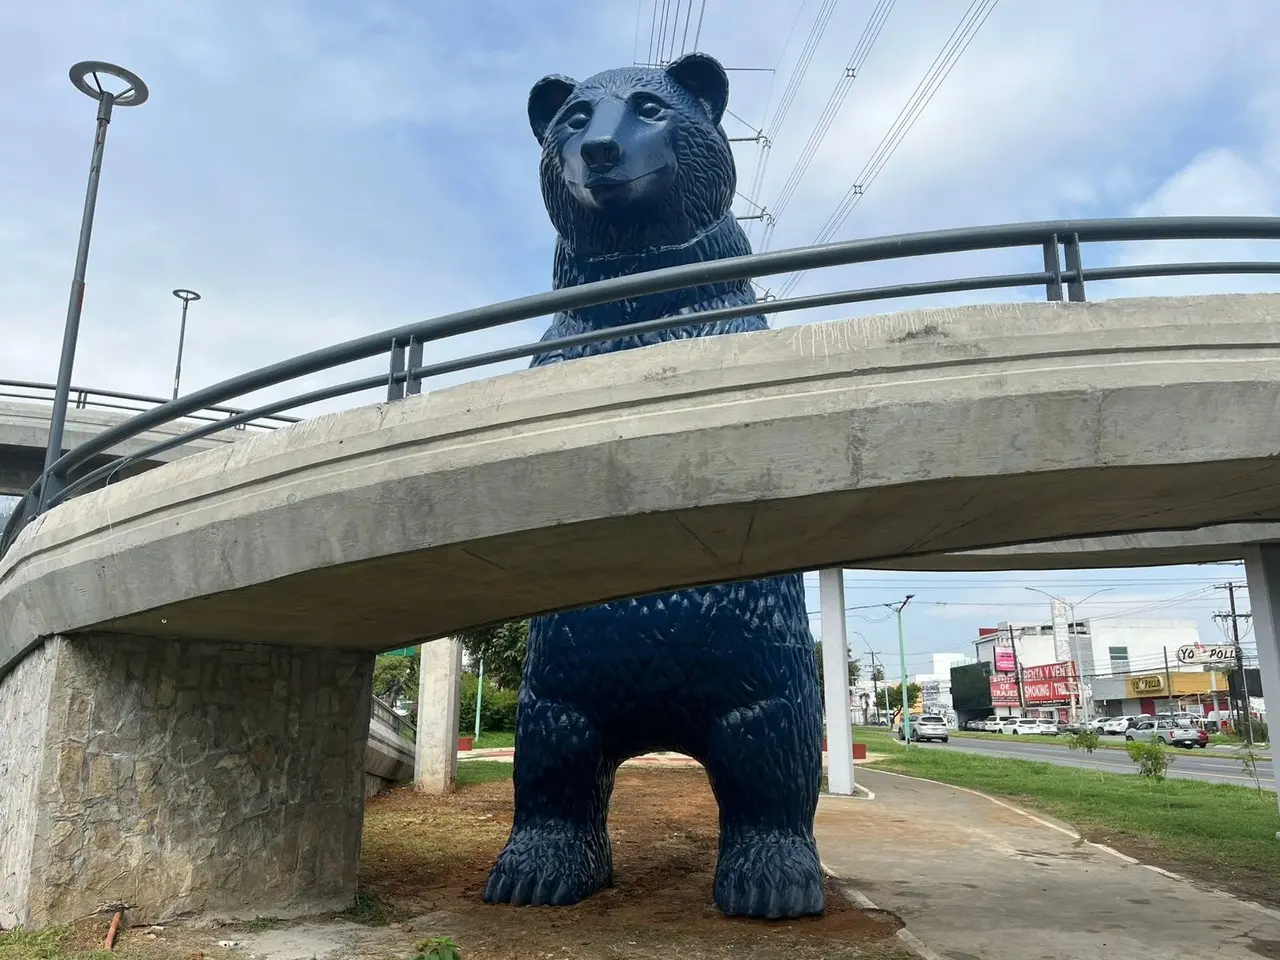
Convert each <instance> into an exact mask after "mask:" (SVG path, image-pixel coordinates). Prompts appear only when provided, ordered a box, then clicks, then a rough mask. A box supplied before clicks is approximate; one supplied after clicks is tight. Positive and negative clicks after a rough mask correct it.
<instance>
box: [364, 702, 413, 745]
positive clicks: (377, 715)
mask: <svg viewBox="0 0 1280 960" xmlns="http://www.w3.org/2000/svg"><path fill="white" fill-rule="evenodd" d="M369 715H370V716H372V717H373V718H374V719H375V720H381V721H382V722H383V723H385V724H386V725H387V726H389V727H390V728H391V729H392V730H394V731H395V732H396V734H397V735H399V736H401V737H404V738H405V739H406V740H408V741H409V742H411V743H416V742H417V740H418V728H417V727H415V726H414V725H413V724H412V723H410V722H409V721H408V720H406V719H405V718H404V717H402V716H400V714H398V713H396V712H395V710H393V709H391V705H390V704H389V703H387V702H386V701H385V700H383V699H381V698H380V697H378V696H374V698H373V706H372V708H371V710H370V712H369Z"/></svg>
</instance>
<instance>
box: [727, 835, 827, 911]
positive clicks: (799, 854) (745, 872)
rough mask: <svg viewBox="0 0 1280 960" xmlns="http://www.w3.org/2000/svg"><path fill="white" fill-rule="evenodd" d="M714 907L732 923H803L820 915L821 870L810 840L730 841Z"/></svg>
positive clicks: (823, 903) (767, 838) (773, 837)
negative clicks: (741, 920)
mask: <svg viewBox="0 0 1280 960" xmlns="http://www.w3.org/2000/svg"><path fill="white" fill-rule="evenodd" d="M715 900H716V906H718V907H719V908H720V911H721V912H722V913H724V914H725V915H726V916H730V917H735V916H737V917H761V918H763V919H767V920H777V919H779V918H781V917H803V916H810V915H814V914H820V913H822V911H823V909H824V908H825V907H826V898H825V897H824V895H823V892H822V868H821V866H819V864H818V851H817V849H816V848H815V847H814V844H813V841H812V840H810V839H808V838H806V837H798V836H792V835H787V834H776V835H755V836H749V837H743V838H741V839H739V840H735V841H730V842H729V843H727V844H726V845H725V848H724V850H723V851H722V852H721V854H720V862H719V863H718V864H717V865H716V885H715Z"/></svg>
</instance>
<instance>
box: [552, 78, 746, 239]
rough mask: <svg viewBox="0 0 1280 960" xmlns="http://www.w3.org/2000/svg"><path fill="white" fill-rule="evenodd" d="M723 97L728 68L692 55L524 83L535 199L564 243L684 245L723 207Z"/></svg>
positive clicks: (728, 196)
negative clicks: (537, 158) (538, 190)
mask: <svg viewBox="0 0 1280 960" xmlns="http://www.w3.org/2000/svg"><path fill="white" fill-rule="evenodd" d="M728 101H729V78H728V75H727V74H726V73H725V71H724V68H723V67H722V66H720V64H719V62H717V61H716V60H715V59H713V58H712V57H709V56H706V55H705V54H701V53H691V54H688V55H686V56H683V57H681V58H680V59H679V60H676V61H674V62H673V63H671V64H669V65H668V66H667V67H665V68H656V67H623V68H621V69H617V70H606V71H604V72H602V73H597V74H596V75H595V76H593V77H590V78H589V79H587V80H584V81H582V82H581V83H578V82H576V81H574V80H570V79H569V78H568V77H561V76H550V77H544V78H543V79H541V80H539V81H538V82H537V83H536V84H534V86H533V90H532V91H531V92H530V94H529V123H530V125H531V126H532V127H533V133H534V136H535V137H537V138H538V142H539V143H541V144H542V163H541V174H542V197H543V200H544V201H545V203H546V206H547V213H548V214H550V216H551V222H552V223H553V224H554V225H555V228H556V232H557V233H559V235H560V237H561V238H562V239H563V241H564V242H565V243H566V244H567V245H568V246H569V248H570V249H571V250H573V251H574V253H576V254H578V255H585V256H599V255H617V254H628V253H633V254H641V253H644V252H646V251H648V250H652V249H655V248H657V247H664V246H671V245H673V244H681V243H686V242H688V241H690V240H692V239H694V238H695V237H697V236H699V235H700V234H701V233H702V232H703V231H705V230H707V229H708V228H709V227H711V226H713V225H715V224H716V223H718V222H719V221H720V220H722V219H723V218H724V217H725V216H726V215H728V214H729V210H730V206H731V204H732V202H733V195H734V189H735V187H736V185H737V171H736V169H735V167H734V162H733V151H732V150H731V148H730V146H729V140H728V138H727V137H726V136H725V133H724V130H723V129H722V128H721V126H720V119H721V117H722V116H723V115H724V111H725V108H726V106H727V105H728Z"/></svg>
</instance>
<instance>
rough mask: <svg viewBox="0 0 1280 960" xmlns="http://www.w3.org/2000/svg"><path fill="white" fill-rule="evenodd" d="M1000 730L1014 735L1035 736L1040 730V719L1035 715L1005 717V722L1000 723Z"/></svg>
mask: <svg viewBox="0 0 1280 960" xmlns="http://www.w3.org/2000/svg"><path fill="white" fill-rule="evenodd" d="M1000 732H1001V733H1008V734H1012V735H1013V736H1018V735H1020V734H1022V735H1027V734H1029V735H1031V736H1035V735H1036V734H1038V733H1039V732H1040V721H1039V720H1038V719H1036V718H1035V717H1005V720H1004V723H1002V724H1001V725H1000Z"/></svg>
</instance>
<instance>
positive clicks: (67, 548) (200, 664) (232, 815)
mask: <svg viewBox="0 0 1280 960" xmlns="http://www.w3.org/2000/svg"><path fill="white" fill-rule="evenodd" d="M1278 319H1280V298H1278V297H1268V296H1258V297H1202V298H1179V299H1158V300H1130V301H1112V302H1107V303H1098V304H1020V305H1015V304H1007V305H998V306H984V307H973V308H961V309H954V310H951V309H948V310H929V311H919V312H914V313H908V314H898V315H892V316H888V317H882V318H870V319H864V320H857V321H848V322H841V323H830V324H820V325H811V326H806V327H799V328H788V329H783V330H777V331H769V332H762V333H755V334H745V335H739V336H734V337H724V338H716V339H714V340H701V341H685V342H676V343H670V344H666V345H663V346H659V347H653V348H648V349H645V350H642V351H635V352H631V353H629V354H622V355H611V356H604V357H597V358H591V359H587V360H581V361H576V362H574V363H570V364H564V365H561V366H559V367H552V368H543V369H540V370H531V371H524V372H520V373H515V374H510V375H506V376H503V377H498V378H493V379H490V380H485V381H480V382H476V383H471V384H465V385H463V386H459V387H454V388H450V389H448V390H443V391H440V392H438V393H432V394H429V395H426V396H422V397H417V398H411V399H408V400H405V401H401V402H398V403H396V404H392V405H385V404H384V405H377V406H372V407H366V408H362V409H358V410H352V411H348V412H345V413H342V414H336V415H332V416H326V417H318V418H315V419H312V420H308V421H306V422H304V423H300V424H297V425H295V426H292V427H290V428H288V429H285V430H281V431H278V432H276V433H274V434H272V435H269V436H261V437H254V438H248V439H246V440H244V441H242V442H240V443H237V444H234V445H232V446H228V447H226V448H223V449H220V450H215V451H210V452H207V453H203V454H200V455H198V456H193V457H189V458H186V459H183V460H180V461H178V462H176V463H172V464H168V465H166V466H164V467H161V468H159V469H156V470H152V471H150V472H148V473H146V474H144V475H142V476H139V477H135V478H133V479H131V480H128V481H126V482H123V483H120V484H118V485H114V486H112V487H111V488H108V489H106V490H103V491H99V492H96V493H93V494H90V495H87V496H85V497H82V498H79V499H77V500H74V501H72V502H70V503H68V504H65V505H63V506H62V507H60V508H58V509H57V510H55V511H53V512H52V513H50V514H48V515H46V516H45V517H43V518H41V519H40V520H39V521H37V522H36V523H35V524H33V525H31V526H30V527H29V528H28V529H27V530H26V531H24V533H23V535H22V537H21V538H20V539H19V541H18V542H17V543H16V544H15V546H14V547H13V549H12V550H11V551H10V552H9V554H7V555H6V556H5V557H4V558H3V560H0V671H9V672H8V675H7V676H5V677H4V679H3V680H2V681H0V722H5V721H7V723H6V729H10V728H11V727H12V725H13V724H18V725H19V726H20V727H21V729H22V730H23V731H25V733H24V734H23V735H24V737H25V739H24V740H23V742H31V743H35V744H38V745H39V746H38V749H36V750H34V751H28V752H22V751H16V752H15V750H14V749H13V746H12V745H13V743H15V742H16V740H15V739H14V738H13V736H12V735H11V736H9V737H8V738H5V739H0V764H7V765H8V768H9V769H10V770H12V771H14V773H15V782H17V783H20V784H21V785H22V786H21V787H20V789H18V790H15V791H10V792H9V793H6V794H5V795H4V799H2V800H0V804H3V805H7V806H5V807H3V808H0V822H5V823H14V824H16V827H15V828H14V829H12V830H10V832H9V833H8V834H6V835H5V837H4V838H3V839H0V870H2V871H3V872H4V873H5V875H6V876H12V877H16V878H17V882H15V883H7V884H6V887H5V889H6V891H7V890H10V889H12V890H14V891H16V892H15V893H12V894H9V893H6V894H5V895H3V896H0V923H4V922H7V920H8V919H9V918H13V917H17V918H18V919H21V920H23V921H24V922H30V921H31V920H33V919H35V920H39V921H42V922H44V921H53V920H58V919H61V918H65V917H70V916H74V915H78V914H79V913H83V912H84V911H86V910H88V909H90V908H91V907H92V906H93V904H91V903H90V901H91V900H93V899H95V898H109V897H112V896H121V897H124V896H125V895H126V893H127V891H132V890H135V889H138V890H141V891H143V892H142V893H139V894H136V897H137V898H138V901H139V902H138V903H137V904H136V905H135V906H134V908H133V909H134V910H135V911H136V914H135V915H136V916H137V917H138V918H140V919H153V918H159V917H161V916H163V915H165V914H166V913H167V912H173V911H175V910H178V909H181V910H184V911H188V912H193V913H200V914H213V915H218V914H236V913H240V914H243V913H244V912H245V911H247V910H250V909H252V910H254V911H258V912H262V913H268V912H269V913H274V914H283V913H286V912H289V911H301V910H306V909H324V908H326V907H327V906H328V905H331V904H334V903H338V902H340V901H342V900H343V899H344V898H347V897H349V896H350V895H351V894H352V893H353V891H354V879H355V862H356V859H357V852H358V834H359V799H360V789H359V788H360V779H361V778H360V773H361V768H362V763H363V753H362V750H363V745H364V742H365V736H366V732H367V725H368V720H367V719H366V718H367V717H368V699H367V698H368V688H369V682H370V680H369V677H370V670H371V662H372V655H373V652H374V651H375V650H379V649H389V648H392V647H396V646H401V645H404V644H407V643H412V642H415V641H419V640H424V639H430V638H433V637H439V636H444V635H447V634H449V633H451V632H453V631H456V630H458V629H462V628H466V627H472V626H478V625H480V624H483V623H487V622H493V621H497V620H504V619H507V618H510V617H516V616H523V615H528V614H532V613H538V612H542V611H547V610H552V609H559V608H565V607H572V606H577V605H581V604H585V603H591V602H595V601H599V600H604V599H609V598H612V597H619V596H626V595H632V594H637V593H644V592H651V591H658V590H665V589H670V588H674V587H679V586H684V585H691V584H698V583H707V582H714V581H719V580H726V579H734V578H739V577H748V576H757V575H763V574H769V573H777V572H781V571H786V570H798V569H814V568H818V567H832V566H850V567H856V566H866V565H871V564H878V563H883V564H885V565H889V566H898V565H900V564H902V563H904V562H910V561H911V558H919V557H924V556H926V555H936V554H938V553H940V552H941V553H945V552H953V553H954V552H957V551H974V550H991V549H993V548H1000V547H1004V546H1007V545H1010V544H1018V543H1027V542H1034V541H1047V540H1057V539H1064V538H1073V537H1075V538H1078V537H1114V536H1118V535H1125V534H1147V533H1153V532H1158V531H1168V530H1174V529H1183V528H1185V529H1201V528H1213V527H1224V526H1226V525H1233V524H1260V523H1261V524H1271V523H1280V460H1277V458H1276V452H1277V451H1280V418H1278V417H1277V416H1276V415H1275V413H1276V411H1277V410H1278V409H1280V323H1277V320H1278ZM1171 549H1173V550H1174V551H1175V552H1176V543H1175V544H1174V545H1173V547H1172V548H1171ZM1250 549H1253V550H1255V551H1256V549H1257V548H1250ZM1170 555H1171V554H1170ZM904 558H905V559H904ZM1259 562H1262V561H1259ZM1267 562H1270V561H1267ZM1264 565H1265V564H1264ZM1007 566H1010V567H1016V566H1018V563H1017V561H1012V562H1010V563H1009V564H1007ZM1259 569H1262V567H1259ZM1262 637H1263V633H1262V632H1261V631H1260V632H1259V639H1260V641H1261V639H1262ZM1260 646H1261V644H1260ZM197 678H198V680H197ZM1276 684H1277V687H1276V688H1277V696H1280V680H1277V681H1276ZM122 702H127V703H130V704H133V705H134V708H133V710H132V712H131V713H130V714H129V717H128V718H127V719H123V720H122V719H121V718H120V717H119V716H117V713H113V711H117V712H118V707H117V706H116V705H117V704H119V703H122ZM233 705H234V706H233ZM42 711H43V712H42ZM99 711H101V718H100V719H99ZM232 716H234V719H235V724H234V726H233V725H232V724H231V718H232ZM161 731H163V734H164V735H161ZM0 737H4V735H3V734H0ZM140 761H144V762H143V764H142V772H143V773H144V774H145V776H143V777H142V778H140V777H139V769H140V768H139V762H140ZM285 770H288V771H289V774H288V776H286V775H285V774H284V772H283V771H285ZM157 771H163V774H161V773H158V772H157ZM144 783H146V784H149V785H151V789H154V790H157V791H161V792H158V793H155V792H153V793H148V794H147V796H146V801H145V802H143V795H142V793H141V792H139V793H138V804H137V806H136V807H129V808H127V809H115V808H112V807H110V803H113V802H116V801H110V800H109V799H108V800H107V801H105V802H106V803H107V804H108V806H106V807H102V806H98V805H97V804H99V803H101V802H104V801H103V800H102V798H104V797H105V798H110V797H111V796H112V795H113V791H114V793H116V794H118V793H119V792H120V790H121V785H122V784H133V785H134V787H133V788H134V789H136V790H138V791H141V789H142V785H143V784H144ZM176 784H185V785H186V786H187V788H186V789H185V790H183V789H179V788H178V787H177V786H176ZM90 798H92V800H93V803H92V804H91V803H90V802H89V800H90ZM99 810H108V811H110V812H111V816H105V817H104V816H102V815H101V814H99V813H97V812H96V811H99ZM130 810H133V811H134V813H132V814H130V813H129V811H130ZM192 824H202V825H205V826H204V827H202V828H201V829H193V828H192ZM215 825H216V826H215ZM161 850H163V851H165V853H164V856H163V857H161V856H160V855H159V854H160V851H161ZM160 864H163V867H161V866H160ZM249 864H254V865H255V870H254V871H253V872H252V875H251V872H250V870H249V868H248V865H249ZM258 864H268V865H270V869H267V870H265V871H258V870H257V869H256V865H258ZM122 871H123V872H122ZM117 875H119V876H118V878H117V879H114V880H113V879H112V878H113V877H116V876H117ZM88 890H96V891H99V892H96V893H93V894H89V893H87V892H85V891H88ZM128 895H129V896H135V895H134V894H128Z"/></svg>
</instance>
